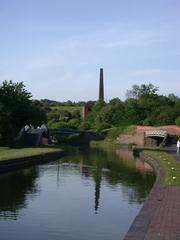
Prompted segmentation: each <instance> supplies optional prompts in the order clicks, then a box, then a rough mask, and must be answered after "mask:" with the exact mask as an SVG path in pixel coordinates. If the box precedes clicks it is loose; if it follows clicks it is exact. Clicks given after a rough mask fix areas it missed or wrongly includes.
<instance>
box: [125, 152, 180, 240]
mask: <svg viewBox="0 0 180 240" xmlns="http://www.w3.org/2000/svg"><path fill="white" fill-rule="evenodd" d="M140 156H141V158H142V159H143V160H144V161H147V162H148V163H149V164H150V165H151V166H152V167H153V168H154V170H155V172H156V175H157V177H156V182H155V184H154V186H153V188H152V190H151V192H150V194H149V196H148V198H147V200H146V201H145V203H144V205H143V207H142V209H141V211H140V213H139V214H138V216H137V217H136V218H135V219H134V221H133V224H132V225H131V227H130V229H129V231H128V232H127V234H126V236H125V238H124V240H135V239H136V240H137V239H138V240H166V239H167V240H170V239H172V240H175V239H180V227H179V224H180V187H179V186H178V185H179V184H177V183H176V177H173V175H175V174H172V179H173V181H174V185H173V184H171V183H169V184H170V185H171V186H168V185H165V183H164V182H165V180H166V181H167V179H168V178H167V175H168V173H167V171H165V167H164V166H162V163H160V162H159V161H158V160H155V159H154V158H153V157H152V156H147V155H144V154H143V153H141V154H140ZM166 160H167V159H165V158H164V159H163V161H164V162H166ZM167 166H169V167H170V168H171V170H172V171H175V170H176V169H174V167H172V166H171V162H169V161H167Z"/></svg>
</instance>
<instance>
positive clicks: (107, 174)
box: [65, 148, 155, 213]
mask: <svg viewBox="0 0 180 240" xmlns="http://www.w3.org/2000/svg"><path fill="white" fill-rule="evenodd" d="M80 159H81V160H80ZM65 161H66V162H67V161H69V162H73V163H79V161H80V171H81V173H82V175H83V176H85V177H87V178H88V177H89V176H92V177H93V179H94V182H95V206H94V208H95V213H98V207H99V202H100V190H101V181H102V178H104V179H105V180H106V182H107V183H108V184H109V186H111V187H112V188H116V187H117V186H118V184H121V186H122V191H123V192H124V195H125V196H126V197H127V200H128V201H129V203H133V202H138V203H142V202H143V201H144V199H145V198H146V197H147V195H148V193H149V191H150V190H151V188H152V186H153V184H154V181H155V173H154V172H152V169H151V167H150V166H149V165H147V164H146V163H144V162H143V161H142V160H141V159H139V158H138V159H135V158H134V156H133V154H132V152H131V151H129V150H127V149H112V148H109V149H98V148H92V149H86V151H85V152H83V153H82V154H81V156H79V155H77V156H74V157H73V158H71V157H67V158H65ZM87 166H91V167H89V170H87ZM84 169H86V170H84ZM106 169H107V170H109V171H104V170H106ZM85 172H86V174H85Z"/></svg>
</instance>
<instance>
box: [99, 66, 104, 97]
mask: <svg viewBox="0 0 180 240" xmlns="http://www.w3.org/2000/svg"><path fill="white" fill-rule="evenodd" d="M99 100H102V101H104V79H103V68H100V79H99Z"/></svg>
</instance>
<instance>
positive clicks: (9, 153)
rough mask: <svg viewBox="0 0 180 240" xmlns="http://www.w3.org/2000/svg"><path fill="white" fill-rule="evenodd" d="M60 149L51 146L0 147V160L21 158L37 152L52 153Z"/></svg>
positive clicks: (37, 153)
mask: <svg viewBox="0 0 180 240" xmlns="http://www.w3.org/2000/svg"><path fill="white" fill-rule="evenodd" d="M57 151H60V149H57V148H52V147H37V148H7V147H0V161H2V160H9V159H14V158H22V157H29V156H35V155H39V154H45V153H52V152H57Z"/></svg>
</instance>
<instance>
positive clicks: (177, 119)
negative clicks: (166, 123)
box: [176, 116, 180, 127]
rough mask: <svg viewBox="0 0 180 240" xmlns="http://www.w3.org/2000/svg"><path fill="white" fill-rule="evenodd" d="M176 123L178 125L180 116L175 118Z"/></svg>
mask: <svg viewBox="0 0 180 240" xmlns="http://www.w3.org/2000/svg"><path fill="white" fill-rule="evenodd" d="M176 125H177V126H179V127H180V116H179V117H177V118H176Z"/></svg>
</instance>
